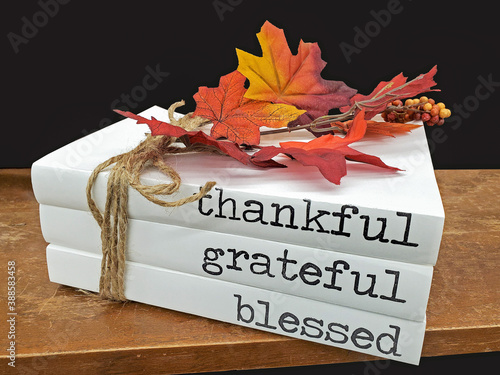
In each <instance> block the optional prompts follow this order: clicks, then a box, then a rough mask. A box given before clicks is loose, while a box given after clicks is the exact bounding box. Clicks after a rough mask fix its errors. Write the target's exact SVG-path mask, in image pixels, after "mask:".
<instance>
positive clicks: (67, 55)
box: [0, 0, 500, 373]
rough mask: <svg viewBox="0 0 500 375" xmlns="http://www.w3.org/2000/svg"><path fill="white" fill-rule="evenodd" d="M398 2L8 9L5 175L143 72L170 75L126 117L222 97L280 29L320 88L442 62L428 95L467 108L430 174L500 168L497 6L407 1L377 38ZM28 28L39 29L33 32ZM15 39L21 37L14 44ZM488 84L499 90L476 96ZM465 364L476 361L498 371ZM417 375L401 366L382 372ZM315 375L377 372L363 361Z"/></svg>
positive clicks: (432, 135)
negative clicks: (210, 93) (200, 97)
mask: <svg viewBox="0 0 500 375" xmlns="http://www.w3.org/2000/svg"><path fill="white" fill-rule="evenodd" d="M45 1H48V3H53V0H45ZM42 2H44V0H42ZM394 3H395V2H394V0H390V1H388V0H384V1H365V2H360V1H351V2H348V1H343V2H338V1H329V2H326V1H315V0H307V1H291V0H288V1H271V0H267V1H261V0H257V1H256V0H254V1H250V0H215V1H214V0H207V1H193V0H191V1H190V0H187V1H180V0H179V1H175V2H174V1H168V2H167V1H140V2H139V1H135V2H134V1H99V2H98V1H76V0H73V1H69V2H67V4H65V5H59V9H57V12H56V11H55V10H54V8H53V9H52V10H51V11H52V12H53V13H57V14H53V15H52V16H45V18H44V16H43V14H41V13H40V12H42V11H43V10H42V6H41V5H40V2H38V1H22V2H9V5H8V6H7V5H5V4H4V9H3V10H2V12H1V16H0V17H1V23H0V25H1V26H0V27H1V28H2V32H1V35H2V38H3V42H2V44H1V53H2V55H1V61H2V65H1V66H2V84H1V91H2V102H1V103H2V126H1V128H0V129H1V132H2V134H1V136H0V140H1V143H0V167H4V168H5V167H30V166H31V164H32V163H33V162H34V161H35V160H36V159H38V158H40V157H42V156H43V155H45V154H47V153H49V152H51V151H53V150H55V149H57V148H58V147H61V146H63V145H65V144H67V143H68V142H70V141H72V140H75V139H77V138H80V137H82V136H84V135H86V134H88V133H90V132H92V131H95V130H97V129H99V128H101V127H103V126H105V125H107V124H109V123H111V122H115V121H118V120H120V119H121V118H120V116H118V115H116V114H115V113H113V112H112V108H111V105H112V103H113V102H115V101H116V100H117V99H118V100H119V99H120V98H121V97H122V95H130V94H131V93H132V92H133V91H134V89H135V88H137V87H138V86H140V85H142V80H143V78H144V77H145V76H146V75H147V70H146V69H147V67H148V66H149V67H150V68H152V69H153V70H154V69H155V68H156V67H157V66H159V69H160V70H161V71H162V72H168V73H169V75H168V77H165V78H164V79H163V81H162V82H161V83H160V84H159V85H158V86H157V87H156V88H155V89H153V90H149V91H147V92H146V94H147V95H146V96H145V97H143V98H141V100H137V101H134V105H135V107H133V108H130V109H131V110H132V111H134V112H140V111H142V110H144V109H147V108H148V107H150V106H152V105H160V106H163V107H168V106H169V105H170V104H171V103H173V102H175V101H178V100H180V99H185V100H186V102H187V103H186V106H185V107H184V108H182V110H183V111H184V112H187V111H192V110H194V100H193V99H192V96H193V94H194V93H195V92H196V91H197V89H198V87H199V86H212V87H214V86H217V84H218V80H219V78H220V76H222V75H225V74H227V73H229V72H231V71H233V70H235V69H236V67H237V65H238V61H237V58H236V53H235V48H240V49H242V50H245V51H247V52H250V53H253V54H255V55H260V54H261V51H260V47H259V44H258V41H257V38H256V36H255V34H256V33H257V32H259V30H260V28H261V26H262V24H263V23H264V22H265V21H266V20H269V21H270V22H271V23H273V24H274V25H275V26H277V27H279V28H282V29H284V30H285V35H286V36H287V39H288V41H289V45H290V47H291V49H292V52H294V53H295V52H296V48H297V46H298V43H299V41H300V39H303V40H304V41H306V42H318V43H319V46H320V48H321V50H322V58H323V60H325V61H326V62H327V63H328V64H327V66H326V68H325V69H324V70H323V73H322V76H323V78H325V79H333V80H342V81H345V82H346V83H347V84H348V85H349V86H351V87H353V88H356V89H357V90H358V91H359V92H360V93H362V94H368V93H370V92H371V91H372V89H373V88H374V87H375V86H376V85H377V83H378V82H380V81H382V80H389V79H391V78H392V77H393V76H395V75H397V74H398V73H400V72H403V73H404V74H405V75H406V76H408V77H409V78H410V79H411V78H414V77H416V76H417V75H418V74H420V73H425V72H427V71H428V70H429V69H430V68H431V67H432V66H434V65H436V64H437V65H438V73H437V75H436V77H435V80H436V82H437V83H438V85H437V87H438V88H439V89H441V92H439V93H431V94H429V96H431V97H433V98H435V99H437V100H438V101H443V102H445V103H446V104H447V106H448V107H449V108H451V109H452V111H453V110H454V108H456V106H461V107H462V112H461V113H460V112H459V111H456V110H455V111H454V116H455V117H453V121H449V122H448V124H445V125H444V126H443V127H441V128H439V129H440V130H435V129H436V128H427V129H426V131H427V134H428V139H429V144H430V147H431V151H432V157H433V161H434V166H435V168H436V169H444V168H498V167H499V166H500V152H499V146H498V142H499V135H500V131H499V126H500V124H499V121H498V110H497V108H498V102H499V99H500V96H499V92H500V87H499V86H500V72H499V69H498V67H499V66H500V59H499V48H498V37H499V36H500V35H499V34H500V33H499V17H498V16H497V13H496V11H495V8H493V7H492V6H493V5H494V3H491V2H486V1H484V2H482V1H475V2H469V3H467V2H466V3H463V2H462V3H460V2H458V3H457V2H456V1H455V2H451V1H442V2H439V3H438V2H435V1H434V2H432V1H410V0H401V1H400V2H399V6H398V7H397V9H398V10H399V12H398V13H397V14H391V19H390V20H388V21H387V25H384V26H381V25H380V23H379V26H378V30H376V27H377V26H376V25H375V23H374V22H376V21H375V17H374V14H375V13H377V14H381V13H380V12H381V11H382V10H386V9H387V8H388V6H389V5H390V4H394ZM217 6H218V7H219V10H217V9H216V8H217ZM386 14H387V12H386ZM26 20H27V21H28V22H35V23H38V24H39V25H40V24H43V25H42V26H40V27H36V29H37V30H36V31H33V30H32V29H31V30H27V26H26ZM35 26H36V25H35ZM370 27H372V28H371V29H370ZM28 28H29V27H28ZM367 28H368V29H367ZM357 30H367V31H369V32H371V34H372V37H370V38H369V40H368V42H366V41H365V44H366V45H363V46H361V45H360V44H359V43H358V44H357V45H356V42H355V38H356V35H357V34H358V35H359V33H358V31H357ZM23 31H24V34H25V35H23ZM29 31H31V34H34V35H31V34H29ZM27 32H28V36H27V34H26V33H27ZM14 34H16V35H17V36H14ZM9 37H10V38H11V39H12V38H19V37H23V38H26V39H24V42H23V43H21V44H19V45H17V46H13V43H12V41H11V40H9ZM18 40H19V39H18ZM358 42H359V41H358ZM341 43H344V44H349V45H351V46H353V47H359V53H356V54H352V55H350V56H349V57H350V61H348V59H347V58H346V56H345V54H344V53H343V52H342V50H341V48H340V44H341ZM16 49H18V51H17V52H16ZM480 77H482V78H484V79H485V80H488V79H489V80H492V81H494V82H499V84H497V85H496V86H493V87H490V90H491V91H488V89H487V88H485V87H482V88H479V91H477V90H478V87H480V86H481V85H482V82H483V81H482V80H481V78H480ZM483 86H484V85H483ZM137 92H138V91H137ZM486 96H487V97H486ZM123 106H124V104H123V103H121V107H123ZM450 120H451V119H450ZM450 125H451V126H450ZM459 358H460V359H451V360H449V361H448V360H447V359H442V360H438V359H424V360H423V367H421V369H422V370H423V369H424V368H425V369H426V373H433V372H429V369H432V368H435V366H437V365H442V366H443V367H444V366H445V367H446V368H447V369H448V370H452V371H456V373H463V372H461V371H460V369H464V368H465V367H463V366H464V361H467V360H468V358H469V357H459ZM470 358H471V359H472V360H474V362H472V363H481V362H482V361H484V360H485V359H489V360H490V362H491V364H493V362H494V361H497V360H498V356H496V357H491V356H486V357H484V356H483V357H481V356H477V355H476V356H472V357H470ZM467 363H471V362H470V361H468V362H467ZM483 363H484V362H483ZM449 366H451V367H449ZM410 368H412V367H410V366H402V367H399V365H397V364H394V365H393V366H391V367H390V369H379V371H378V373H404V372H406V371H409V369H410ZM391 369H392V370H393V372H391V371H392V370H391ZM315 370H316V372H317V373H327V372H329V371H336V373H370V371H372V373H373V371H375V370H367V367H366V366H365V365H363V364H359V365H352V366H351V367H349V366H347V367H346V366H340V365H339V366H337V367H332V368H330V367H321V368H320V367H317V368H315ZM394 371H395V372H394ZM413 371H414V372H412V373H416V371H417V369H416V368H415V369H413ZM419 373H421V372H419Z"/></svg>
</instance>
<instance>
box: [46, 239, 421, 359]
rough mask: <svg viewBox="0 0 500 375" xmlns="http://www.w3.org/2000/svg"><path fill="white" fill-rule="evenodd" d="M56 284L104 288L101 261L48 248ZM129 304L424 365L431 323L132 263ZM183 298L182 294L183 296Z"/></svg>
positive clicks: (72, 251)
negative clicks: (100, 283)
mask: <svg viewBox="0 0 500 375" xmlns="http://www.w3.org/2000/svg"><path fill="white" fill-rule="evenodd" d="M47 264H48V270H49V277H50V280H51V281H53V282H56V283H60V284H64V285H68V286H72V287H76V288H81V289H86V290H90V291H97V289H98V280H99V271H100V257H99V256H98V255H96V254H92V253H88V252H83V251H79V250H75V249H70V248H64V247H61V246H57V245H53V244H49V246H48V247H47ZM125 276H126V281H125V295H126V297H127V299H129V300H132V301H137V302H141V303H146V304H150V305H154V306H159V307H163V308H168V309H172V310H176V311H181V312H185V313H190V314H196V315H199V316H203V317H206V318H210V319H215V320H219V321H223V322H227V323H232V324H237V325H241V326H245V327H251V328H255V329H259V330H263V331H267V332H272V333H275V334H281V335H284V336H289V337H294V338H298V339H303V340H308V341H313V342H316V343H321V344H326V345H330V346H335V347H339V348H344V349H348V350H353V351H358V352H363V353H367V354H370V355H375V356H378V357H384V358H388V359H392V360H396V361H401V362H406V363H411V364H418V362H419V358H420V354H421V350H422V345H423V338H424V334H425V322H415V321H410V320H405V319H400V318H395V317H390V316H387V315H382V314H375V313H371V312H367V311H362V310H356V309H352V308H348V307H343V306H337V305H332V304H327V303H324V302H319V301H314V300H308V299H305V298H301V297H296V296H291V295H287V294H282V293H277V292H272V291H268V290H264V289H259V288H255V287H250V286H244V285H239V284H234V283H229V282H225V281H221V280H214V279H209V278H204V277H200V276H195V275H190V274H185V273H181V272H176V271H172V270H168V269H164V268H159V267H153V266H149V265H145V264H140V263H134V262H128V264H127V271H126V275H125ZM179 296H182V297H181V298H179Z"/></svg>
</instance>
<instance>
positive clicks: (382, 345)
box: [234, 294, 402, 357]
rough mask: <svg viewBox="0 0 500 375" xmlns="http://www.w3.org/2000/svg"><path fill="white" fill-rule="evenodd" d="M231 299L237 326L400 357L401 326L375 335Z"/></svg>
mask: <svg viewBox="0 0 500 375" xmlns="http://www.w3.org/2000/svg"><path fill="white" fill-rule="evenodd" d="M234 297H235V298H236V302H237V303H236V320H237V321H238V322H240V323H246V324H255V325H256V326H257V327H259V328H261V329H265V330H269V331H275V332H276V333H284V334H295V335H299V336H302V337H304V338H305V337H307V338H309V339H314V341H317V340H324V341H325V342H331V343H333V344H336V345H338V346H340V345H344V344H348V343H350V344H352V345H354V347H356V348H357V349H363V350H368V349H370V348H372V347H375V348H376V350H377V352H379V353H380V354H383V355H384V356H388V355H392V356H394V357H400V356H401V355H402V354H401V353H400V352H398V349H399V346H398V345H399V337H400V332H401V327H399V326H397V325H392V324H391V325H389V329H391V330H393V332H381V333H380V334H378V335H377V334H376V333H375V334H374V333H373V332H372V331H371V330H369V329H368V328H365V327H358V328H354V327H352V326H349V325H348V324H342V323H340V322H336V321H328V322H325V321H324V320H323V319H320V318H316V317H312V316H306V317H303V318H300V316H299V314H298V313H292V312H289V311H284V312H283V313H281V314H276V312H274V314H273V312H271V310H272V309H273V308H275V309H276V306H274V305H272V304H271V303H270V302H269V301H262V300H257V301H256V302H257V304H256V305H251V304H250V303H242V302H243V297H242V296H241V295H240V294H234ZM245 302H248V301H245ZM262 308H264V314H263V316H260V317H259V318H260V319H258V318H257V314H256V311H259V310H261V309H262ZM257 309H258V310H257ZM259 315H262V314H259ZM277 315H279V317H278V316H277ZM360 323H361V322H360Z"/></svg>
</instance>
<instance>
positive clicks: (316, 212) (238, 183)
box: [32, 106, 444, 265]
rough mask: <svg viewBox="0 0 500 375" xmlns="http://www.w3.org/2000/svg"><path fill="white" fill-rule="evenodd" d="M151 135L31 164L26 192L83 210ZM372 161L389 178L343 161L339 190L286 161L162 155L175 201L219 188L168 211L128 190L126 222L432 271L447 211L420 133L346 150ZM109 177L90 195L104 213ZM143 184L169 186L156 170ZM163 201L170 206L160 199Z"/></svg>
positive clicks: (124, 125) (94, 140)
mask: <svg viewBox="0 0 500 375" xmlns="http://www.w3.org/2000/svg"><path fill="white" fill-rule="evenodd" d="M141 115H142V116H144V117H146V118H150V117H151V116H154V117H155V118H157V119H159V120H165V121H168V115H167V111H166V110H165V109H162V108H160V107H156V106H155V107H152V108H150V109H148V110H147V111H145V112H143V113H142V114H141ZM146 132H149V128H148V127H147V125H144V124H141V125H139V124H136V121H134V120H131V119H124V120H122V121H119V122H118V123H116V124H113V125H110V126H109V127H106V128H104V129H102V130H100V131H97V132H95V133H92V134H89V135H87V136H86V137H83V138H81V139H79V140H76V141H75V142H73V143H70V144H68V145H66V146H64V147H62V148H60V149H59V150H56V151H54V152H52V153H51V154H49V155H46V156H45V157H43V158H41V159H40V160H38V161H36V162H35V163H34V164H33V166H32V183H33V189H34V192H35V196H36V199H37V200H38V202H39V203H42V204H47V205H53V206H61V207H67V208H72V209H77V210H88V207H87V200H86V195H85V188H86V184H87V181H88V178H89V176H90V174H91V172H92V171H93V169H94V168H95V167H96V166H97V165H98V164H100V163H101V162H103V161H105V160H107V159H108V158H110V157H112V156H115V155H117V154H120V153H123V152H126V151H129V150H131V149H133V148H135V147H136V146H137V145H138V144H139V143H140V142H141V141H142V140H143V139H144V138H145V133H146ZM310 139H312V136H311V135H310V133H309V132H307V131H306V130H299V131H294V132H290V133H283V134H276V135H270V136H265V137H262V145H264V146H265V145H269V144H277V143H278V142H280V141H293V140H295V141H296V140H302V141H307V140H310ZM352 147H353V148H356V149H357V150H359V151H362V152H365V153H368V154H372V155H377V156H379V157H380V158H381V159H382V160H383V161H384V162H385V163H386V164H388V165H390V166H393V167H398V168H400V169H403V170H404V171H401V172H394V171H389V170H385V169H381V168H378V167H376V166H372V165H366V164H362V163H356V162H350V161H348V166H347V176H345V177H344V178H343V179H342V182H341V184H340V185H338V186H337V185H334V184H332V183H330V182H328V181H327V180H326V179H325V178H324V177H323V176H322V175H321V174H320V172H319V171H318V170H317V168H315V167H305V166H302V165H300V164H299V163H297V162H296V161H293V160H289V159H288V158H287V157H286V156H279V157H277V160H278V161H279V162H281V163H283V164H286V165H288V168H271V169H261V168H257V167H250V166H245V165H243V164H241V163H240V162H238V161H236V160H234V159H232V158H230V157H226V156H223V155H208V154H206V153H203V154H185V155H173V156H168V158H167V159H168V162H169V163H170V164H171V165H172V166H173V167H174V168H175V169H176V170H177V171H178V173H179V174H180V176H181V178H182V181H183V183H182V185H181V188H180V190H179V192H178V193H177V194H175V196H173V197H171V198H172V200H176V199H179V198H182V197H186V196H190V195H192V194H195V193H196V192H198V191H199V188H200V186H202V185H203V184H205V182H207V181H216V182H217V185H216V187H215V188H214V189H213V190H212V191H211V192H210V194H209V195H208V196H206V197H205V198H203V199H201V200H200V201H199V202H194V203H189V204H185V205H183V206H181V207H175V208H171V209H165V208H163V207H160V206H158V205H155V204H154V203H151V202H149V201H148V200H146V198H144V197H142V196H141V195H140V194H139V193H138V192H136V191H134V190H133V189H132V188H130V189H129V190H130V194H129V205H128V207H129V217H130V218H133V219H141V220H146V221H152V222H159V223H166V224H172V225H178V226H186V227H191V228H196V229H203V230H208V231H215V232H221V233H231V234H237V235H241V236H246V237H259V238H262V239H266V240H271V241H277V242H281V243H290V244H296V245H301V246H308V247H313V248H320V249H325V250H334V251H338V252H345V253H351V254H358V255H362V256H368V257H376V258H384V259H392V260H398V261H403V262H408V263H419V264H430V265H434V264H435V263H436V260H437V255H438V250H439V245H440V242H441V236H442V231H443V224H444V211H443V206H442V202H441V197H440V194H439V190H438V186H437V183H436V180H435V176H434V170H433V166H432V161H431V157H430V153H429V148H428V145H427V140H426V137H425V131H424V129H423V128H422V127H421V128H417V129H414V130H413V131H412V132H411V133H409V134H404V135H398V136H397V137H396V138H391V137H378V138H376V139H375V140H374V139H371V138H365V139H363V140H361V141H358V142H356V143H354V144H352ZM108 174H109V173H108V172H106V171H105V172H102V173H101V174H100V175H99V177H98V179H97V181H96V185H95V186H94V193H95V199H96V202H97V204H98V206H99V207H100V208H101V209H103V208H104V201H105V196H106V182H107V177H108ZM142 181H143V182H144V183H146V184H155V183H161V182H163V183H164V182H166V178H165V176H163V175H162V174H161V173H160V172H158V171H156V170H154V169H148V170H146V171H145V173H144V175H143V178H142ZM167 198H168V197H167Z"/></svg>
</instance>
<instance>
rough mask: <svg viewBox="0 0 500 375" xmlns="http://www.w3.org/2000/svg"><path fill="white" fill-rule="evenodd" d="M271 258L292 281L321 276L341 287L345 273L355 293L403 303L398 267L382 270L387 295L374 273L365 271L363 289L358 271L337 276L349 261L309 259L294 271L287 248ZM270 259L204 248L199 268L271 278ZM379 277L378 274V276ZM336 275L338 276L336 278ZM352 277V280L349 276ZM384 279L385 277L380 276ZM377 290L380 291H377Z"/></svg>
mask: <svg viewBox="0 0 500 375" xmlns="http://www.w3.org/2000/svg"><path fill="white" fill-rule="evenodd" d="M219 258H223V259H222V260H221V263H222V262H224V261H225V262H224V263H226V264H225V267H223V265H221V264H220V263H219ZM250 258H251V259H252V260H250ZM275 261H276V262H277V263H278V264H281V266H278V268H280V269H281V277H282V278H283V280H286V281H294V280H300V281H302V282H303V283H304V284H306V285H311V286H314V285H319V284H320V283H321V281H322V278H325V277H324V276H325V275H326V279H327V280H325V281H326V282H323V283H322V284H321V286H322V287H323V288H325V289H330V290H336V291H342V290H343V287H342V286H340V285H341V284H343V285H344V286H345V284H346V282H345V281H344V280H343V279H344V278H345V277H349V278H350V279H351V281H350V282H352V284H353V286H352V289H353V291H354V293H355V294H357V295H359V296H362V295H366V296H368V297H371V298H380V299H383V300H386V301H392V302H397V303H405V302H406V301H405V300H404V299H401V298H397V297H396V295H397V292H398V284H399V277H400V271H396V270H391V269H386V270H385V273H386V275H389V276H387V277H388V278H391V279H390V280H389V282H388V283H386V285H390V287H389V288H388V289H389V290H387V291H386V292H388V294H390V295H382V294H377V293H375V291H376V286H377V285H378V284H377V280H378V279H377V275H375V274H367V275H366V278H367V279H370V280H371V281H370V282H369V284H370V286H369V287H368V288H366V289H365V290H360V289H361V288H360V284H366V282H364V281H363V282H361V279H362V278H363V279H364V278H365V277H362V276H361V272H359V271H356V270H352V271H351V272H350V274H351V275H352V276H347V275H346V276H344V277H339V276H338V275H342V274H344V271H347V270H350V269H351V265H350V264H349V263H348V262H346V261H345V260H342V259H339V260H335V261H333V262H332V266H331V267H330V266H326V267H323V268H321V267H319V266H318V265H317V264H315V263H312V262H305V263H304V264H302V265H301V266H300V267H299V268H298V272H294V271H290V269H291V267H289V266H290V265H292V267H294V268H297V266H296V265H297V263H298V261H297V260H296V259H292V258H289V256H288V250H287V249H285V250H284V251H283V256H282V257H276V259H275ZM273 262H274V259H273V260H272V259H271V257H269V256H268V255H266V254H262V253H254V254H252V255H251V256H250V254H249V253H248V252H247V251H244V250H240V251H237V250H236V249H227V252H225V251H224V250H222V249H220V248H211V247H209V248H207V249H205V251H204V258H203V264H202V268H203V271H205V272H206V273H208V274H210V275H214V276H219V275H222V274H223V273H224V272H230V271H240V272H241V271H243V268H242V267H245V268H248V270H249V271H250V272H251V273H252V274H254V275H265V276H267V277H270V278H275V277H276V273H273V271H272V269H273V268H275V267H273V265H274V263H273ZM226 270H227V271H226ZM380 277H382V276H381V275H379V278H380ZM339 279H341V280H340V281H339ZM352 279H354V280H352ZM383 281H386V280H383ZM378 293H380V292H378Z"/></svg>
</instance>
